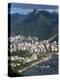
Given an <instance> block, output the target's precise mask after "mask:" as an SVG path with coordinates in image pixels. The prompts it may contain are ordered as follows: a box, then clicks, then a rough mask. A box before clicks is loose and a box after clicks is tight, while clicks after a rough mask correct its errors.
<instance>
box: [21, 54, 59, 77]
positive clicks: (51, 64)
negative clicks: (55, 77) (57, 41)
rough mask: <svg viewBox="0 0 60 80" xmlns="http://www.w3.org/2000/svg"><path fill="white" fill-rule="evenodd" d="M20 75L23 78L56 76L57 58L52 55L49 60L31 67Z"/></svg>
mask: <svg viewBox="0 0 60 80" xmlns="http://www.w3.org/2000/svg"><path fill="white" fill-rule="evenodd" d="M21 74H22V75H24V76H34V75H50V74H58V56H57V55H54V56H53V57H52V58H51V59H50V60H48V61H45V62H42V63H40V64H38V65H36V66H33V67H31V68H30V69H27V70H25V71H24V72H22V73H21Z"/></svg>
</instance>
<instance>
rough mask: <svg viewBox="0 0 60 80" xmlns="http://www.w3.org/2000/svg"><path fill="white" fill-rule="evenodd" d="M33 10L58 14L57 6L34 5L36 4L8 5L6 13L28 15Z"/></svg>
mask: <svg viewBox="0 0 60 80" xmlns="http://www.w3.org/2000/svg"><path fill="white" fill-rule="evenodd" d="M33 9H39V10H47V11H49V12H58V6H52V5H51V6H49V5H36V4H34V5H33V4H20V3H12V4H8V10H9V11H8V12H9V13H20V14H28V13H29V12H32V11H33Z"/></svg>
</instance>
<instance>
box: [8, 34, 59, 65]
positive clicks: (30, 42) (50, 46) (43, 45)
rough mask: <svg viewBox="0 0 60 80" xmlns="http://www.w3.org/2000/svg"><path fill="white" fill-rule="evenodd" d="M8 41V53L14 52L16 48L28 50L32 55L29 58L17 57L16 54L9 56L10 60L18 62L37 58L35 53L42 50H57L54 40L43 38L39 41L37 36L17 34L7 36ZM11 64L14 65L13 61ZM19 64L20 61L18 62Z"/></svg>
mask: <svg viewBox="0 0 60 80" xmlns="http://www.w3.org/2000/svg"><path fill="white" fill-rule="evenodd" d="M9 41H10V48H9V50H10V53H11V54H12V52H15V51H17V50H28V51H29V52H30V53H31V54H32V56H31V57H30V58H28V57H26V58H24V57H18V56H15V57H14V56H11V60H12V61H15V60H20V62H21V61H22V60H23V61H24V63H27V62H31V61H34V60H37V55H38V54H39V53H42V52H49V51H50V50H51V52H57V51H58V45H57V42H56V41H53V42H52V43H50V42H49V40H43V41H39V40H38V38H37V37H31V36H28V37H26V36H23V35H18V36H14V37H10V38H9ZM11 65H12V66H16V64H15V65H14V64H13V63H11ZM18 65H20V63H18Z"/></svg>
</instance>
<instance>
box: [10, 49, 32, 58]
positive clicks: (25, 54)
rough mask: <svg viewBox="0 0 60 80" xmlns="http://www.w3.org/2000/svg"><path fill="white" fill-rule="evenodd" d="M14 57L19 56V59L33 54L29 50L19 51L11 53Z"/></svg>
mask: <svg viewBox="0 0 60 80" xmlns="http://www.w3.org/2000/svg"><path fill="white" fill-rule="evenodd" d="M11 55H12V56H19V57H24V58H25V57H28V58H29V57H30V56H32V54H31V53H30V52H29V51H28V50H17V51H16V52H12V53H11Z"/></svg>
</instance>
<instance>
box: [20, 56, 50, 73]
mask: <svg viewBox="0 0 60 80" xmlns="http://www.w3.org/2000/svg"><path fill="white" fill-rule="evenodd" d="M51 57H52V55H50V56H49V57H46V58H44V59H43V60H39V61H36V62H34V63H33V64H31V65H30V66H28V67H26V68H24V69H21V70H18V73H21V72H23V71H25V70H27V69H29V68H31V67H33V66H35V65H37V64H39V63H41V62H44V61H47V60H49V59H51Z"/></svg>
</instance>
